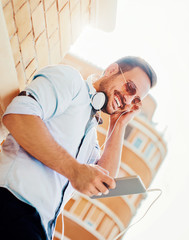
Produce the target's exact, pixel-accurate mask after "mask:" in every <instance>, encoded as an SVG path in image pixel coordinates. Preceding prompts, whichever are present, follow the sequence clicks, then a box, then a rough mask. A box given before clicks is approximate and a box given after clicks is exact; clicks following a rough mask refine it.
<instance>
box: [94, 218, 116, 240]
mask: <svg viewBox="0 0 189 240" xmlns="http://www.w3.org/2000/svg"><path fill="white" fill-rule="evenodd" d="M114 225H115V223H114V221H112V219H111V218H110V217H109V216H107V215H106V216H105V217H104V218H103V221H102V222H101V224H100V226H99V227H98V229H97V231H98V232H99V233H100V234H101V235H102V236H103V237H105V238H107V236H108V234H110V232H111V230H112V228H113V226H114Z"/></svg>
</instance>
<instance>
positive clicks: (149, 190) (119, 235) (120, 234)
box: [113, 188, 162, 240]
mask: <svg viewBox="0 0 189 240" xmlns="http://www.w3.org/2000/svg"><path fill="white" fill-rule="evenodd" d="M155 191H158V192H160V193H159V195H158V196H157V197H156V198H155V200H154V201H153V202H152V203H151V204H150V206H149V207H148V209H147V210H146V212H145V213H144V215H143V216H142V217H141V218H139V219H138V220H137V221H136V222H134V223H133V224H131V225H130V226H128V227H126V228H125V229H124V230H123V231H122V232H121V233H119V234H118V235H117V236H116V237H115V238H114V239H113V240H117V239H118V238H119V237H121V236H122V235H123V234H124V233H125V232H126V231H127V230H128V229H130V228H131V227H133V226H134V225H135V224H137V223H138V222H140V221H141V220H142V219H143V218H144V217H145V216H146V214H147V212H148V211H149V210H150V208H151V207H152V205H153V204H154V203H155V202H156V201H157V200H158V198H159V197H160V196H161V194H162V190H161V189H158V188H156V189H148V190H147V192H155Z"/></svg>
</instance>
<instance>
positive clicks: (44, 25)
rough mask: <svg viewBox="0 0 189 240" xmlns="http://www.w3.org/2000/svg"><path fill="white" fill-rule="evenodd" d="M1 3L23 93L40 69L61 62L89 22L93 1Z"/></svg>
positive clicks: (5, 0)
mask: <svg viewBox="0 0 189 240" xmlns="http://www.w3.org/2000/svg"><path fill="white" fill-rule="evenodd" d="M1 2H2V7H3V12H4V16H5V21H6V24H7V30H8V34H9V39H10V44H11V48H12V54H13V57H14V63H15V68H16V72H17V77H18V81H19V86H20V89H21V90H22V89H23V88H24V87H25V85H26V84H27V83H28V82H30V81H31V79H32V77H33V75H34V74H35V72H36V71H37V70H39V69H40V68H42V67H44V66H46V65H47V64H56V63H60V62H61V61H62V59H63V57H64V55H65V54H66V53H67V52H68V50H69V48H70V46H71V44H73V43H74V42H75V40H76V39H77V37H78V36H79V34H80V33H81V31H82V29H83V27H84V26H85V25H86V24H88V23H89V22H90V13H91V0H1ZM93 5H94V4H93Z"/></svg>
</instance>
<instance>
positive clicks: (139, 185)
mask: <svg viewBox="0 0 189 240" xmlns="http://www.w3.org/2000/svg"><path fill="white" fill-rule="evenodd" d="M115 181H116V188H114V189H109V193H108V194H107V195H105V194H102V195H101V196H92V197H91V198H92V199H96V198H107V197H117V196H122V195H130V194H139V193H145V192H146V188H145V186H144V183H143V182H142V180H141V178H140V177H139V176H129V177H123V178H115Z"/></svg>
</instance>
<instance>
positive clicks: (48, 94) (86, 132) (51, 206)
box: [0, 65, 100, 239]
mask: <svg viewBox="0 0 189 240" xmlns="http://www.w3.org/2000/svg"><path fill="white" fill-rule="evenodd" d="M25 90H26V91H27V92H28V93H30V94H32V95H33V96H34V97H35V99H36V101H35V100H34V99H33V98H31V97H28V96H17V97H16V98H14V99H13V101H12V102H11V103H10V104H9V106H8V107H7V109H6V112H5V113H4V115H6V114H13V113H15V114H29V115H37V116H39V117H40V118H41V119H42V120H43V121H44V123H45V125H46V126H47V128H48V130H49V132H50V133H51V135H52V136H53V137H54V139H55V140H56V141H57V143H58V144H59V145H61V146H62V147H63V148H64V149H66V150H67V151H68V153H69V154H71V155H72V156H73V157H75V158H77V161H78V162H80V163H94V162H96V161H97V160H98V159H99V157H100V150H99V146H98V141H97V135H96V128H95V127H96V125H97V121H96V119H95V118H93V117H92V114H91V111H92V107H91V104H90V96H89V91H88V87H87V86H86V83H85V81H84V80H83V78H82V77H81V75H80V73H79V72H78V71H77V70H75V69H74V68H72V67H70V66H66V65H56V66H48V67H46V68H44V69H42V70H41V71H40V72H38V74H36V75H35V76H34V80H33V81H32V82H31V83H30V84H29V85H28V86H27V87H26V89H25ZM39 131H40V129H39ZM82 139H83V141H82V145H81V147H80V149H79V153H78V147H79V145H80V143H81V140H82ZM36 141H37V139H36ZM47 148H48V146H47ZM76 155H77V157H76ZM54 161H56V159H54ZM67 184H68V186H66V185H67ZM0 186H1V187H5V188H7V189H8V190H10V191H11V192H12V193H13V194H14V195H15V196H16V197H17V198H19V199H20V200H22V201H24V202H26V203H28V204H30V205H31V206H33V207H35V208H36V209H37V211H38V212H39V214H40V216H41V221H42V225H43V226H44V229H45V230H46V233H47V236H48V238H49V239H51V237H52V232H53V230H54V226H55V220H56V218H57V216H58V214H59V213H60V211H61V210H62V209H63V207H64V206H65V204H66V203H67V202H68V200H69V199H70V198H71V196H72V194H73V192H74V189H73V188H72V186H71V184H70V183H69V182H68V179H67V178H66V177H64V176H63V175H61V174H59V173H57V172H56V171H54V170H52V169H50V168H48V167H47V166H45V165H44V164H43V163H41V162H40V161H38V160H37V159H35V158H34V157H32V156H31V155H30V154H28V153H27V152H26V151H25V150H24V149H23V148H22V147H21V146H20V145H19V144H18V143H17V142H16V140H15V139H14V138H13V137H12V135H10V134H9V135H8V137H7V139H6V141H5V142H4V144H3V146H2V152H1V153H0ZM65 186H66V187H65ZM63 192H64V196H63Z"/></svg>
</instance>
